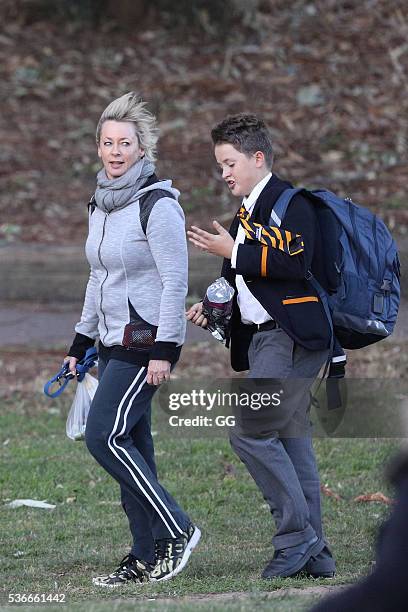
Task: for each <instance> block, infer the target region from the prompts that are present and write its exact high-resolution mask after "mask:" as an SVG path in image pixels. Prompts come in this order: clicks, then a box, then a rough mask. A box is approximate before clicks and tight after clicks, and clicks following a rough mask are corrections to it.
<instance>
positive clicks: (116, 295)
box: [69, 180, 188, 361]
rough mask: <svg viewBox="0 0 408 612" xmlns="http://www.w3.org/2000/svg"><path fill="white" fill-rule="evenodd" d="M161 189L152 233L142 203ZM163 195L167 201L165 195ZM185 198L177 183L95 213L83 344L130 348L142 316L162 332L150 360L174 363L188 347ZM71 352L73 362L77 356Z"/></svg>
mask: <svg viewBox="0 0 408 612" xmlns="http://www.w3.org/2000/svg"><path fill="white" fill-rule="evenodd" d="M154 189H160V190H164V191H166V192H168V196H165V197H160V199H158V200H157V202H156V203H155V204H154V206H153V208H152V210H151V212H150V216H149V218H148V222H147V227H146V234H145V233H144V231H143V228H142V225H141V222H140V214H139V212H140V210H139V198H140V197H141V196H142V195H143V194H144V193H147V192H148V191H152V190H154ZM162 195H163V194H162ZM178 196H179V192H178V191H177V190H176V189H174V188H173V187H172V186H171V181H169V180H167V181H158V182H156V183H153V184H151V185H148V186H145V187H143V188H141V189H140V190H139V191H138V192H137V194H136V195H135V197H134V200H133V201H131V202H130V203H129V204H128V205H127V206H126V207H125V208H121V209H118V210H114V211H112V212H111V213H106V212H103V211H102V210H100V209H99V208H97V207H95V209H94V210H93V212H92V214H90V217H89V235H88V239H87V242H86V248H85V251H86V257H87V259H88V262H89V264H90V267H91V270H90V276H89V281H88V285H87V288H86V293H85V300H84V306H83V310H82V316H81V320H80V321H79V323H77V325H76V326H75V331H76V332H77V338H76V341H74V344H73V347H75V345H76V344H77V345H78V343H80V341H79V342H78V337H79V338H80V337H81V336H86V337H87V338H89V339H91V340H92V341H94V340H95V339H96V338H97V337H98V336H99V339H100V342H101V343H102V344H103V346H104V347H113V346H115V347H117V346H123V345H124V333H125V326H126V325H127V324H129V322H130V321H131V316H132V315H133V314H134V313H136V314H137V316H138V317H139V318H141V319H143V320H144V321H145V322H147V323H148V324H149V325H150V326H155V327H157V334H156V339H155V345H154V346H153V348H152V349H151V350H150V353H149V358H150V359H168V360H169V361H173V359H172V355H174V354H175V353H174V350H172V349H176V347H178V346H180V345H181V344H182V343H183V342H184V337H185V329H186V319H185V298H186V295H187V276H188V267H187V265H188V264H187V244H186V237H185V221H184V214H183V210H182V208H181V207H180V205H179V204H178ZM73 347H71V351H70V353H69V354H70V355H73V356H78V355H75V348H73Z"/></svg>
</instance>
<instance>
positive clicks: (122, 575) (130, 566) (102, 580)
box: [92, 554, 154, 588]
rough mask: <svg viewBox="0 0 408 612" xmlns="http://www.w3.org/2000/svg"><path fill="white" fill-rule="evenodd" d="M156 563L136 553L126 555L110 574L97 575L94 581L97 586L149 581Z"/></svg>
mask: <svg viewBox="0 0 408 612" xmlns="http://www.w3.org/2000/svg"><path fill="white" fill-rule="evenodd" d="M153 568H154V565H153V564H151V563H148V562H147V561H141V560H140V559H137V558H136V557H135V556H134V555H132V554H129V555H126V557H124V558H123V559H122V561H121V562H120V564H119V567H118V569H116V570H115V571H114V572H112V574H109V576H96V577H95V578H92V582H93V583H94V584H95V585H96V586H102V587H109V588H115V587H118V586H122V585H123V584H126V583H128V582H138V583H141V582H149V581H150V572H151V570H152V569H153Z"/></svg>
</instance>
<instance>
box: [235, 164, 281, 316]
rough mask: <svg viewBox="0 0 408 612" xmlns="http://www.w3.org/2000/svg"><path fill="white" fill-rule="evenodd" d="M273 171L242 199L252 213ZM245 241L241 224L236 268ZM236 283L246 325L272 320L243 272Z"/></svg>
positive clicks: (236, 249) (237, 277)
mask: <svg viewBox="0 0 408 612" xmlns="http://www.w3.org/2000/svg"><path fill="white" fill-rule="evenodd" d="M271 176H272V173H271V172H269V174H267V175H266V176H265V177H264V178H263V179H262V180H261V181H259V183H257V184H256V185H255V187H254V188H253V189H252V191H251V193H250V194H249V196H248V197H245V198H244V199H243V200H242V205H243V206H245V208H246V210H247V211H248V212H249V213H250V214H251V213H252V211H253V209H254V207H255V204H256V201H257V199H258V197H259V195H260V193H261V191H262V190H263V188H264V187H265V186H266V184H267V183H268V181H269V179H270V178H271ZM244 241H245V232H244V230H243V228H242V225H241V224H239V226H238V232H237V236H236V238H235V244H234V247H233V249H232V255H231V267H232V268H234V269H235V268H236V264H237V252H238V247H239V245H240V244H243V243H244ZM235 284H236V286H237V292H238V294H237V300H238V306H239V310H240V312H241V321H242V323H245V324H246V325H251V324H252V323H259V324H260V323H265V322H266V321H271V319H272V317H271V316H270V314H269V313H267V312H266V310H265V308H264V307H263V306H262V305H261V304H260V303H259V302H258V300H257V299H256V298H255V297H254V296H253V295H252V293H251V292H250V290H249V289H248V286H247V284H246V283H245V281H244V279H243V278H242V276H241V274H237V275H236V277H235Z"/></svg>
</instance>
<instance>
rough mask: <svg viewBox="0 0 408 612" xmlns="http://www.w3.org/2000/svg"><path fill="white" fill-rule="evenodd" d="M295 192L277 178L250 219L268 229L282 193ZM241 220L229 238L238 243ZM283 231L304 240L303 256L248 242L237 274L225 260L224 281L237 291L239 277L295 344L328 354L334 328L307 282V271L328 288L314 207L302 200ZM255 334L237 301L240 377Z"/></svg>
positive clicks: (235, 362)
mask: <svg viewBox="0 0 408 612" xmlns="http://www.w3.org/2000/svg"><path fill="white" fill-rule="evenodd" d="M288 187H292V185H291V184H290V183H287V182H285V181H282V180H281V179H279V178H278V177H277V176H276V175H275V174H274V175H272V177H271V179H270V180H269V181H268V183H267V184H266V186H265V188H264V189H263V190H262V192H261V194H260V195H259V197H258V200H257V202H256V204H255V207H254V210H253V212H252V215H251V221H255V222H257V223H261V224H262V225H269V219H270V214H271V210H272V208H273V206H274V204H275V202H276V201H277V199H278V198H279V196H280V194H281V193H282V191H284V190H285V189H287V188H288ZM238 226H239V220H238V218H237V217H235V218H234V220H233V222H232V225H231V227H230V230H229V233H230V234H231V236H232V237H233V238H234V239H235V237H236V235H237V231H238ZM281 228H282V229H286V230H289V231H291V232H294V233H296V234H301V236H302V239H303V242H304V251H303V252H302V253H300V254H298V255H292V256H290V255H287V254H286V253H284V252H282V251H280V250H278V249H275V248H273V247H267V250H266V251H265V248H264V247H263V246H262V245H261V244H260V243H259V242H257V241H255V240H250V239H248V238H246V239H245V242H244V244H240V245H239V247H238V253H237V262H236V269H232V268H231V260H229V259H224V263H223V267H222V275H223V276H224V277H225V278H226V279H227V280H228V281H229V282H230V283H231V284H232V285H233V286H234V287H235V288H236V285H235V275H236V274H241V275H242V276H243V278H244V280H245V282H246V284H247V286H248V289H249V290H250V291H251V293H252V294H253V295H254V297H255V298H256V299H257V300H258V301H259V302H260V303H261V304H262V306H263V307H264V308H265V310H266V311H267V312H268V313H269V314H270V315H271V317H273V318H274V319H275V320H276V321H277V322H278V323H279V325H280V326H281V327H282V329H283V330H284V331H285V332H286V333H287V334H288V335H289V336H290V337H291V338H293V340H294V341H295V342H296V343H297V344H300V345H301V346H304V347H305V348H307V349H309V350H313V351H317V350H323V349H327V348H329V345H330V326H329V323H328V321H327V318H326V315H325V312H324V308H323V305H322V303H321V301H320V299H319V297H318V295H317V293H316V291H315V290H314V289H313V287H312V286H311V284H310V283H309V282H308V281H307V280H306V279H305V276H306V273H307V271H308V270H312V271H313V274H314V275H315V276H316V278H317V279H318V280H319V281H320V282H321V283H322V282H323V283H324V269H323V268H322V258H323V256H324V254H323V249H322V241H321V236H320V228H319V225H318V221H317V217H316V213H315V211H314V209H313V204H312V203H311V202H309V201H308V200H307V199H306V198H305V197H304V196H303V195H299V194H298V195H296V197H295V198H293V200H292V201H291V203H290V205H289V207H288V209H287V212H286V215H285V217H284V219H283V221H282V226H281ZM251 338H252V332H251V331H250V330H249V329H248V326H246V325H243V324H242V323H241V315H240V312H239V308H238V304H237V300H236V295H235V297H234V308H233V314H232V320H231V341H230V348H231V365H232V367H233V369H234V370H236V371H238V372H240V371H242V370H247V369H248V367H249V365H248V347H249V343H250V341H251Z"/></svg>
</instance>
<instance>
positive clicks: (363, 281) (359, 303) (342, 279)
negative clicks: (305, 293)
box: [271, 189, 401, 349]
mask: <svg viewBox="0 0 408 612" xmlns="http://www.w3.org/2000/svg"><path fill="white" fill-rule="evenodd" d="M297 193H303V194H304V195H305V196H306V197H307V198H308V199H309V200H310V201H312V202H313V203H314V204H315V210H316V213H317V219H318V222H319V225H320V231H321V236H322V241H323V250H324V253H325V262H324V266H325V273H326V277H327V279H326V280H327V282H326V286H324V287H323V286H322V285H321V284H320V283H319V281H318V280H317V279H316V278H315V277H314V276H313V273H312V271H309V272H308V275H307V276H306V278H307V280H309V281H310V282H311V284H312V285H313V287H314V288H315V290H316V291H317V293H318V295H319V297H320V298H321V300H322V303H323V305H324V307H325V311H326V315H327V316H328V319H329V322H330V325H331V326H332V331H333V342H335V340H337V341H338V343H339V344H340V345H341V346H342V347H343V348H346V349H358V348H362V347H364V346H368V345H369V344H373V343H374V342H378V341H379V340H382V339H383V338H386V337H387V336H389V335H390V334H391V333H392V332H393V330H394V326H395V322H396V320H397V314H398V307H399V302H400V276H401V271H400V262H399V258H398V252H397V247H396V244H395V241H394V239H393V238H392V236H391V234H390V232H389V230H388V229H387V227H386V225H385V223H384V222H383V221H382V220H381V219H379V218H378V217H377V216H376V215H374V214H373V213H371V212H370V211H369V210H368V209H367V208H364V207H362V206H359V205H358V204H355V203H354V202H352V201H351V199H350V198H345V199H343V198H340V197H338V196H336V195H335V194H334V193H332V192H330V191H326V190H324V189H319V190H313V191H308V190H305V189H286V190H285V191H284V192H283V193H282V194H281V196H280V197H279V199H278V200H277V202H276V204H275V206H274V207H273V210H272V213H271V224H272V225H278V226H280V224H281V220H282V219H283V217H284V216H285V213H286V209H287V207H288V205H289V203H290V201H291V200H292V198H293V197H294V196H295V195H296V194H297ZM334 339H335V340H334Z"/></svg>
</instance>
